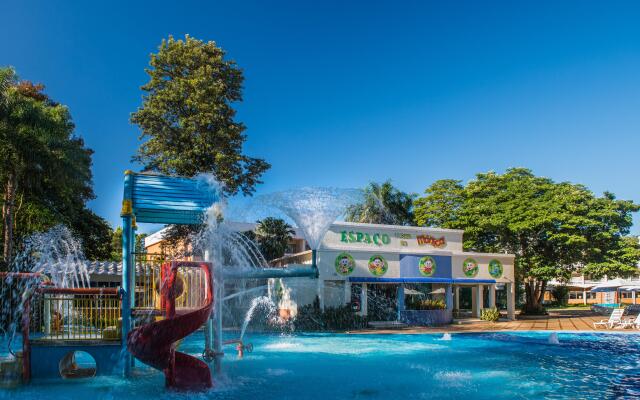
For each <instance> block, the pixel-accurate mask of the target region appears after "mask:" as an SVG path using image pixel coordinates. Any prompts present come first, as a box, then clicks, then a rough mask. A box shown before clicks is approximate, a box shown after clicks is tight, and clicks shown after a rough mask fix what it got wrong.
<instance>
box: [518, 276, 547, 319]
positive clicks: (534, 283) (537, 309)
mask: <svg viewBox="0 0 640 400" xmlns="http://www.w3.org/2000/svg"><path fill="white" fill-rule="evenodd" d="M546 286H547V283H546V282H544V281H538V280H536V279H528V280H526V281H525V283H524V288H525V304H524V306H523V307H522V313H523V314H533V315H540V314H546V310H545V308H544V306H543V305H542V300H543V298H544V291H545V289H546Z"/></svg>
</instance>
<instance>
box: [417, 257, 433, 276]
mask: <svg viewBox="0 0 640 400" xmlns="http://www.w3.org/2000/svg"><path fill="white" fill-rule="evenodd" d="M418 270H419V271H420V275H422V276H433V274H434V273H435V272H436V260H434V258H433V257H431V256H424V257H422V258H421V259H420V261H418Z"/></svg>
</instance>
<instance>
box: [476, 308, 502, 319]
mask: <svg viewBox="0 0 640 400" xmlns="http://www.w3.org/2000/svg"><path fill="white" fill-rule="evenodd" d="M480 319H481V320H483V321H490V322H496V321H497V320H498V319H500V311H498V309H497V308H496V307H493V308H483V309H482V311H480Z"/></svg>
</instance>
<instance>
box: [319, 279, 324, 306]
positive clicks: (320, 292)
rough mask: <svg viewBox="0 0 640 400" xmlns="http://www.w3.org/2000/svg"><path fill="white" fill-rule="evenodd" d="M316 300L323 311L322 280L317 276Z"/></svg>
mask: <svg viewBox="0 0 640 400" xmlns="http://www.w3.org/2000/svg"><path fill="white" fill-rule="evenodd" d="M318 302H319V303H320V310H322V311H324V280H322V279H320V278H318Z"/></svg>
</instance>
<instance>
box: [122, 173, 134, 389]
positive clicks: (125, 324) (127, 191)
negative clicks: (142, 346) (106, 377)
mask: <svg viewBox="0 0 640 400" xmlns="http://www.w3.org/2000/svg"><path fill="white" fill-rule="evenodd" d="M132 191H133V173H132V172H131V171H126V172H125V177H124V198H123V199H122V211H121V212H120V216H121V217H122V289H121V290H122V339H121V343H122V354H125V356H124V360H123V361H124V369H123V374H124V376H125V377H127V376H129V375H130V374H131V355H130V354H129V352H128V350H127V336H128V335H129V332H130V331H131V300H132V297H133V291H134V282H133V281H132V279H131V276H132V273H131V271H132V269H135V267H134V266H133V265H132V264H133V259H132V254H131V250H132V248H133V247H132V245H131V243H132V237H131V235H132V234H133V229H132V225H133V204H132V197H133V196H132ZM134 242H135V240H134ZM134 273H135V271H134Z"/></svg>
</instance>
